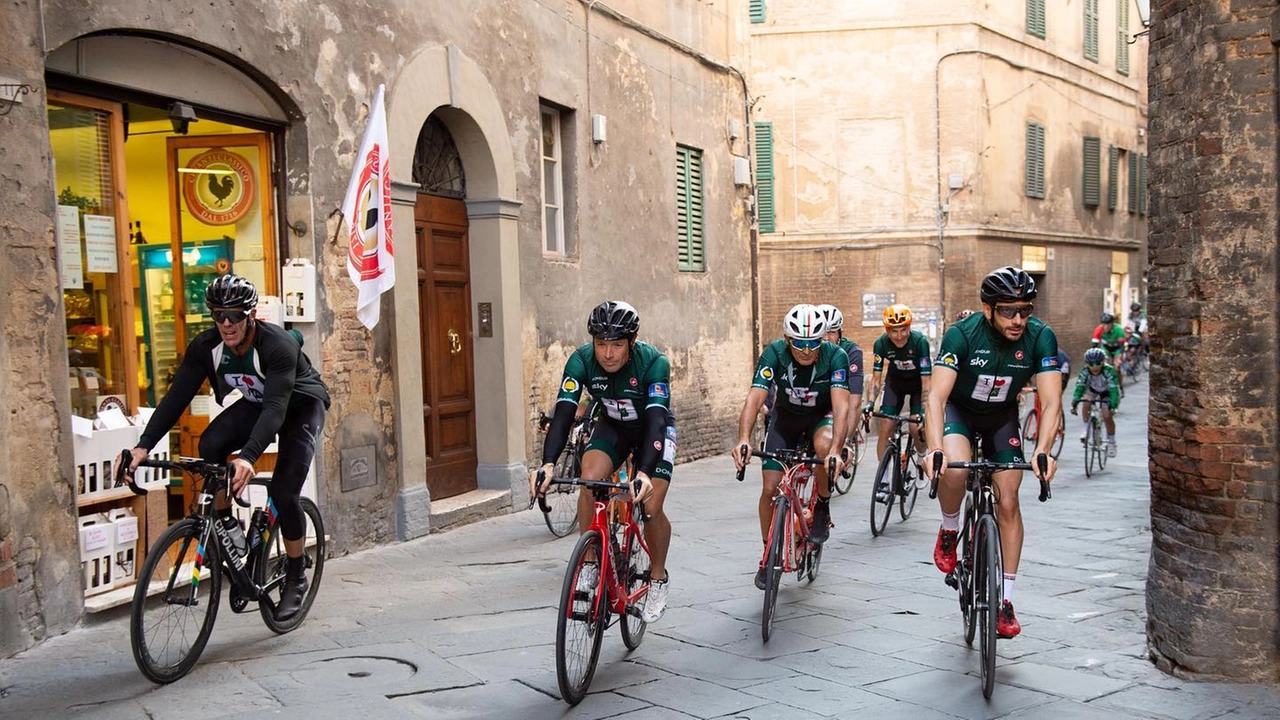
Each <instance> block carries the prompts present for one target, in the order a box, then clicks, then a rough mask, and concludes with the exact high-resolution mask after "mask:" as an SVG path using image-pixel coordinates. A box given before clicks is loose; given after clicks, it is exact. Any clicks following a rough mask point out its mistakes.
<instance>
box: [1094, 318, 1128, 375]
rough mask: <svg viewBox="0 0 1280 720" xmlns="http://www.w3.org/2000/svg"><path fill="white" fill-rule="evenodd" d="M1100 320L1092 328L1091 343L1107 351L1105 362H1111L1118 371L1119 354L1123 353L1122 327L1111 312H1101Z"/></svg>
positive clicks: (1123, 338) (1123, 336)
mask: <svg viewBox="0 0 1280 720" xmlns="http://www.w3.org/2000/svg"><path fill="white" fill-rule="evenodd" d="M1101 320H1102V322H1101V324H1099V325H1098V327H1096V328H1094V329H1093V344H1094V345H1095V346H1101V347H1102V349H1103V350H1104V351H1105V352H1106V353H1107V362H1109V363H1111V367H1113V368H1115V369H1116V372H1119V371H1120V356H1121V355H1123V354H1124V341H1125V337H1126V336H1125V333H1124V328H1122V327H1120V323H1117V322H1116V316H1115V315H1112V314H1111V313H1108V312H1104V313H1102V318H1101Z"/></svg>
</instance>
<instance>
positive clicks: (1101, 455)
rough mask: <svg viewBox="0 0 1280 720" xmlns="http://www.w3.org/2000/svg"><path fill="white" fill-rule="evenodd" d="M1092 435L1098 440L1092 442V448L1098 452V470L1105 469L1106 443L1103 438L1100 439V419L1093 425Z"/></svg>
mask: <svg viewBox="0 0 1280 720" xmlns="http://www.w3.org/2000/svg"><path fill="white" fill-rule="evenodd" d="M1093 436H1094V438H1097V439H1098V442H1096V443H1094V448H1095V449H1096V450H1097V453H1098V455H1097V458H1098V470H1105V469H1107V444H1106V441H1105V440H1102V421H1101V420H1099V421H1097V423H1096V424H1095V425H1094V426H1093Z"/></svg>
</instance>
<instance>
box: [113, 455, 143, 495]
mask: <svg viewBox="0 0 1280 720" xmlns="http://www.w3.org/2000/svg"><path fill="white" fill-rule="evenodd" d="M132 463H133V453H131V452H129V451H128V450H122V451H121V452H120V459H119V460H117V461H116V485H115V486H116V487H120V486H121V485H127V486H128V487H129V491H130V492H132V493H133V494H134V495H146V494H147V490H146V488H141V487H138V481H137V480H136V479H134V476H133V473H131V472H129V465H131V464H132Z"/></svg>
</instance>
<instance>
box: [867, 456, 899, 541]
mask: <svg viewBox="0 0 1280 720" xmlns="http://www.w3.org/2000/svg"><path fill="white" fill-rule="evenodd" d="M898 472H899V468H898V446H897V445H894V444H893V443H890V444H889V447H887V448H885V450H884V456H883V457H882V458H881V459H880V467H878V468H876V474H875V477H874V479H873V481H872V484H871V534H872V535H873V536H875V537H880V534H881V533H883V532H884V526H885V525H886V524H888V522H889V513H891V512H893V501H894V499H895V498H896V497H897V492H896V488H897V487H898V477H897V475H898ZM882 489H884V490H885V492H886V495H887V497H886V498H885V499H884V500H879V499H877V496H878V495H879V494H880V491H881V490H882Z"/></svg>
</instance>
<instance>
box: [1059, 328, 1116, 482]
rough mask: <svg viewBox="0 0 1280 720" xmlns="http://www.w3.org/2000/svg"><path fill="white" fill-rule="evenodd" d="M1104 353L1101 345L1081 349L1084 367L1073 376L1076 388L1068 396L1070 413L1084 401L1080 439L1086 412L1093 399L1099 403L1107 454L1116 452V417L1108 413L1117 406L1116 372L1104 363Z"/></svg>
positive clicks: (1086, 425) (1086, 424)
mask: <svg viewBox="0 0 1280 720" xmlns="http://www.w3.org/2000/svg"><path fill="white" fill-rule="evenodd" d="M1106 361H1107V356H1106V354H1105V353H1103V352H1102V349H1101V348H1089V349H1088V350H1086V351H1085V353H1084V369H1082V370H1081V371H1080V375H1079V376H1077V377H1076V391H1075V393H1074V394H1073V395H1072V396H1071V414H1072V415H1075V414H1076V408H1077V407H1079V406H1080V404H1081V403H1084V409H1083V410H1082V411H1081V412H1080V419H1081V420H1083V421H1084V429H1083V430H1081V431H1080V442H1084V441H1085V440H1086V439H1087V438H1088V432H1089V412H1090V410H1091V409H1092V408H1091V405H1092V404H1093V403H1095V402H1101V403H1102V422H1103V424H1104V425H1106V427H1107V457H1115V456H1116V418H1115V416H1114V415H1112V413H1113V412H1114V411H1115V410H1116V409H1118V408H1119V407H1120V373H1118V372H1116V369H1115V368H1113V367H1111V366H1110V365H1108V364H1106Z"/></svg>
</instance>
